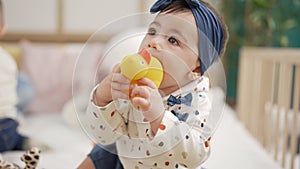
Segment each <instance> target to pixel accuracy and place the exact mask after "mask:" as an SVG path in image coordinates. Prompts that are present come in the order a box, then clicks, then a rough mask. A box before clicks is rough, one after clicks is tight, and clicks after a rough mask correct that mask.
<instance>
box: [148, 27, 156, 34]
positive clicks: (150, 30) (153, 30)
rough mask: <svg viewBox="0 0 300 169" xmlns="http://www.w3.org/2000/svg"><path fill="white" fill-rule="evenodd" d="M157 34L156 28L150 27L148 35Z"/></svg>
mask: <svg viewBox="0 0 300 169" xmlns="http://www.w3.org/2000/svg"><path fill="white" fill-rule="evenodd" d="M155 34H156V30H155V29H154V28H149V29H148V35H155Z"/></svg>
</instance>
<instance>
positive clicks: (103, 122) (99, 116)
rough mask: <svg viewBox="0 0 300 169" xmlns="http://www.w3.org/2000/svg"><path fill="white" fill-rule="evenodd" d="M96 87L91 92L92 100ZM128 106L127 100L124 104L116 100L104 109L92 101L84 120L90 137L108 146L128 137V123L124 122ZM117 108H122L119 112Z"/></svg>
mask: <svg viewBox="0 0 300 169" xmlns="http://www.w3.org/2000/svg"><path fill="white" fill-rule="evenodd" d="M96 87H97V86H96ZM96 87H95V88H94V90H93V91H92V92H91V98H92V96H93V94H94V91H95V89H96ZM127 105H128V104H126V101H125V100H124V101H123V102H122V103H119V102H118V100H116V101H112V102H111V103H109V104H108V105H106V106H104V107H99V106H96V105H95V104H94V103H93V100H92V99H91V101H90V102H89V103H88V107H87V118H85V119H84V120H85V122H84V125H86V126H85V128H86V129H87V130H89V131H88V133H90V134H91V136H90V137H93V140H95V141H96V142H97V143H100V144H103V145H108V144H111V143H114V142H115V141H116V140H117V139H118V138H119V137H120V136H122V135H126V134H127V131H126V124H125V122H126V121H124V118H123V116H122V113H124V112H126V113H127V111H128V106H127ZM116 107H119V108H120V109H118V110H119V111H117V110H116Z"/></svg>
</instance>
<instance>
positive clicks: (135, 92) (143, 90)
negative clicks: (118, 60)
mask: <svg viewBox="0 0 300 169" xmlns="http://www.w3.org/2000/svg"><path fill="white" fill-rule="evenodd" d="M150 95H151V91H150V89H149V88H148V87H147V86H135V87H134V88H133V89H132V91H131V97H135V96H139V97H143V98H146V99H148V98H150Z"/></svg>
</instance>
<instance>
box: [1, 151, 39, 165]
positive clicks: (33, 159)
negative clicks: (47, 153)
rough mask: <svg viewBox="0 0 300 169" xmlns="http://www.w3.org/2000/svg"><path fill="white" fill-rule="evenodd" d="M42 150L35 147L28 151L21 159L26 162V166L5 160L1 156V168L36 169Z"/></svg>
mask: <svg viewBox="0 0 300 169" xmlns="http://www.w3.org/2000/svg"><path fill="white" fill-rule="evenodd" d="M40 153H41V151H40V150H39V149H38V148H36V147H34V148H31V149H30V150H28V151H26V152H25V153H24V154H23V156H22V157H21V160H22V161H23V162H24V163H25V167H20V166H19V165H17V164H15V163H11V162H8V161H5V160H3V159H1V158H0V169H35V168H36V166H37V165H38V162H39V159H40Z"/></svg>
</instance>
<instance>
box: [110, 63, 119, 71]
mask: <svg viewBox="0 0 300 169" xmlns="http://www.w3.org/2000/svg"><path fill="white" fill-rule="evenodd" d="M112 72H113V73H120V72H121V68H120V63H118V64H116V65H115V66H114V67H113V69H112Z"/></svg>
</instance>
